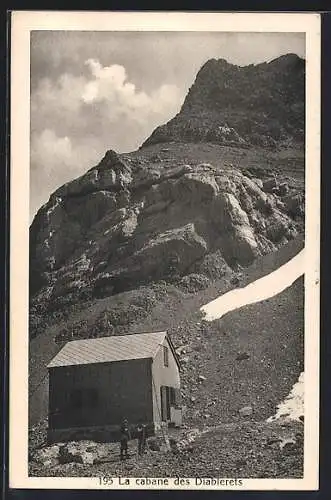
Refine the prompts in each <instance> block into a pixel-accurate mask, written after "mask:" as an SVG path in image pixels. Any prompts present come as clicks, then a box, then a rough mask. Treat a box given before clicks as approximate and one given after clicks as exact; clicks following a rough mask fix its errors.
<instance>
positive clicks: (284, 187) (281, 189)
mask: <svg viewBox="0 0 331 500" xmlns="http://www.w3.org/2000/svg"><path fill="white" fill-rule="evenodd" d="M288 192H289V187H288V184H287V182H281V183H280V184H279V186H278V194H279V196H285V195H287V194H288Z"/></svg>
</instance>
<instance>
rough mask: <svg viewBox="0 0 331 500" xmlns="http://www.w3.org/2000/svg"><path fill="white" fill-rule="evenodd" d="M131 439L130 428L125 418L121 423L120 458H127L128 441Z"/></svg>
mask: <svg viewBox="0 0 331 500" xmlns="http://www.w3.org/2000/svg"><path fill="white" fill-rule="evenodd" d="M130 439H131V435H130V429H129V424H128V421H127V419H126V418H125V419H124V420H123V422H122V425H121V437H120V443H121V460H123V458H128V441H129V440H130Z"/></svg>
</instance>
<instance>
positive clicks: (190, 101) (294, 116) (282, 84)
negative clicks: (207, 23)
mask: <svg viewBox="0 0 331 500" xmlns="http://www.w3.org/2000/svg"><path fill="white" fill-rule="evenodd" d="M304 102H305V61H304V60H303V59H300V58H299V57H298V56H296V55H295V54H288V55H285V56H281V57H279V58H277V59H275V60H273V61H271V62H269V63H262V64H257V65H249V66H246V67H240V66H235V65H233V64H229V63H227V62H226V61H225V60H224V59H219V60H216V59H211V60H209V61H208V62H207V63H206V64H205V65H204V66H203V67H202V68H201V69H200V71H199V72H198V74H197V77H196V80H195V83H194V84H193V85H192V87H191V88H190V90H189V93H188V95H187V97H186V99H185V101H184V104H183V106H182V109H181V111H180V113H178V115H177V116H176V117H175V118H173V119H172V120H170V121H169V122H168V123H167V124H165V125H162V126H160V127H158V128H157V129H156V130H155V131H154V132H153V134H152V135H151V136H150V137H149V138H148V139H147V140H146V141H145V143H144V145H143V146H145V145H150V144H156V143H162V142H169V141H179V142H212V143H217V144H227V145H240V146H246V147H247V146H248V145H258V146H262V147H263V146H267V147H276V146H281V145H285V144H286V145H288V144H289V143H303V142H304V128H305V126H304V113H305V111H304Z"/></svg>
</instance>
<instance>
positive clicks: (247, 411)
mask: <svg viewBox="0 0 331 500" xmlns="http://www.w3.org/2000/svg"><path fill="white" fill-rule="evenodd" d="M252 414H253V408H252V406H244V407H243V408H240V410H239V415H240V416H241V417H250V416H251V415H252Z"/></svg>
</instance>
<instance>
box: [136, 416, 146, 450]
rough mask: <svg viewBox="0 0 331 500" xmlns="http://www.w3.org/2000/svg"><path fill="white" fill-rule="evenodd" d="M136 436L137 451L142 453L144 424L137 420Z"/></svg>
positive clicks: (144, 440)
mask: <svg viewBox="0 0 331 500" xmlns="http://www.w3.org/2000/svg"><path fill="white" fill-rule="evenodd" d="M137 437H138V453H139V455H142V454H143V453H145V447H146V425H145V424H142V423H141V422H139V424H138V425H137Z"/></svg>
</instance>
